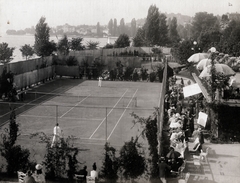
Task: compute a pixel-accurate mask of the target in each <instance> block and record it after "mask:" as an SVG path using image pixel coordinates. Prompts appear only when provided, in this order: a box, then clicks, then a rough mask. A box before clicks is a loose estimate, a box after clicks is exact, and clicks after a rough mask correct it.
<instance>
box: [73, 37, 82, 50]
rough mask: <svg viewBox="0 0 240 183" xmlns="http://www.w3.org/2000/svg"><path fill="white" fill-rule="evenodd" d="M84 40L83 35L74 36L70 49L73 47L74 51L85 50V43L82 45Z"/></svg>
mask: <svg viewBox="0 0 240 183" xmlns="http://www.w3.org/2000/svg"><path fill="white" fill-rule="evenodd" d="M82 41H83V38H81V37H77V38H72V40H71V42H70V49H72V50H74V51H80V50H84V49H85V47H84V45H82Z"/></svg>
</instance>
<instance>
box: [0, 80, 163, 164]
mask: <svg viewBox="0 0 240 183" xmlns="http://www.w3.org/2000/svg"><path fill="white" fill-rule="evenodd" d="M97 82H98V81H95V80H85V81H83V80H78V79H70V78H61V79H60V78H58V79H56V80H55V81H51V82H49V83H45V84H43V85H40V86H36V87H33V88H31V89H30V90H28V92H27V94H25V95H24V100H23V102H17V103H14V104H10V106H11V107H16V114H17V118H16V120H17V122H18V123H19V124H20V136H19V137H18V143H20V144H22V145H24V146H25V147H26V148H28V149H30V150H32V151H34V153H35V155H34V156H35V157H34V158H35V159H39V156H40V157H41V158H43V153H44V151H45V150H44V146H42V145H40V144H39V143H38V142H39V140H36V139H30V135H31V134H34V133H37V132H44V133H45V134H47V135H49V136H52V134H53V127H54V126H55V124H56V123H59V126H60V127H61V129H62V131H63V137H64V138H67V137H68V136H73V137H74V144H75V145H76V146H77V147H79V148H85V149H88V150H89V151H90V152H88V153H87V155H85V156H84V161H88V158H87V156H91V157H89V158H90V159H91V158H92V156H95V157H96V156H101V155H100V154H99V152H100V151H101V150H100V149H103V147H104V146H103V145H104V144H105V142H106V141H108V142H110V144H111V145H113V146H117V147H120V146H122V145H124V142H126V141H129V140H130V139H131V137H135V136H136V135H139V131H138V130H139V129H138V128H137V126H135V127H134V128H132V127H133V123H132V120H133V117H132V116H131V113H132V112H134V113H135V114H138V115H139V116H140V117H148V116H149V115H151V114H152V113H153V112H154V107H157V106H158V103H159V95H160V94H159V92H160V89H161V83H150V82H127V81H126V82H123V81H103V83H102V87H98V83H97ZM1 106H2V107H1V116H0V120H1V124H2V126H1V131H2V130H3V129H4V128H5V127H8V119H9V103H5V104H3V103H1ZM93 154H94V155H93ZM41 158H40V159H41ZM95 161H97V162H98V161H99V160H95Z"/></svg>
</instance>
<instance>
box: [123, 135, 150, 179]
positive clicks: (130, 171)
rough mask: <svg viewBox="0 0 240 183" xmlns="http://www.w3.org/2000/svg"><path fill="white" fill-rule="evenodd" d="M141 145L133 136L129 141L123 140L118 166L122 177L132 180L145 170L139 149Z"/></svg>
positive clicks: (141, 152) (144, 163)
mask: <svg viewBox="0 0 240 183" xmlns="http://www.w3.org/2000/svg"><path fill="white" fill-rule="evenodd" d="M141 148H142V147H141V145H140V143H138V138H136V139H134V138H133V137H132V138H131V140H130V141H129V142H125V144H124V145H123V147H122V148H121V149H120V157H119V166H120V168H121V172H122V174H123V177H124V178H125V179H126V180H128V179H130V180H131V182H133V179H136V178H138V177H139V176H141V175H142V174H143V173H144V172H145V170H146V162H145V159H144V157H143V151H141Z"/></svg>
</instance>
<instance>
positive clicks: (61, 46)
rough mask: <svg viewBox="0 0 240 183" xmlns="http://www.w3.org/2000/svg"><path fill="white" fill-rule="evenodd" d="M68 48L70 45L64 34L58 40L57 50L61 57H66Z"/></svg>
mask: <svg viewBox="0 0 240 183" xmlns="http://www.w3.org/2000/svg"><path fill="white" fill-rule="evenodd" d="M69 48H70V43H69V41H68V38H67V35H66V34H65V35H64V36H63V38H62V39H61V40H59V42H58V45H57V49H58V51H59V52H60V53H61V54H62V55H68V53H69Z"/></svg>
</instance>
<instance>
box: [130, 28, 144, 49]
mask: <svg viewBox="0 0 240 183" xmlns="http://www.w3.org/2000/svg"><path fill="white" fill-rule="evenodd" d="M133 45H134V46H136V47H141V46H147V40H146V38H145V30H144V29H143V28H139V29H138V30H137V34H136V36H135V37H134V38H133Z"/></svg>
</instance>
